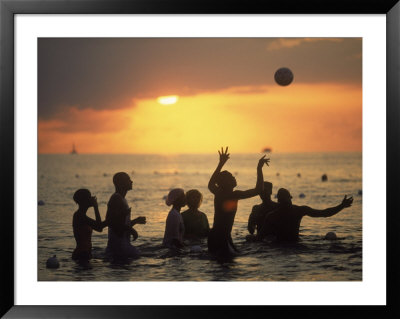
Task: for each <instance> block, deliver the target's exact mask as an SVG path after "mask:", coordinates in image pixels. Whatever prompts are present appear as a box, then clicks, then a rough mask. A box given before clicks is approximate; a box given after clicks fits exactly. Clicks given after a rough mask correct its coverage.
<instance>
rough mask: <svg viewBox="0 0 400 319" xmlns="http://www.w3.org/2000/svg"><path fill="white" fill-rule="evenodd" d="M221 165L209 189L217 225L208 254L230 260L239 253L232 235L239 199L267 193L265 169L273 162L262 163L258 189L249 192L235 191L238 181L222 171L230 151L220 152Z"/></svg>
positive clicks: (265, 160)
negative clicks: (264, 179) (212, 198)
mask: <svg viewBox="0 0 400 319" xmlns="http://www.w3.org/2000/svg"><path fill="white" fill-rule="evenodd" d="M218 153H219V164H218V166H217V168H216V169H215V172H214V173H213V174H212V176H211V178H210V181H209V183H208V189H209V190H210V191H211V193H213V194H214V195H215V197H214V209H215V212H214V224H213V228H212V229H211V230H210V233H209V235H208V251H209V252H210V253H212V254H216V255H217V256H219V257H229V256H230V255H233V254H235V252H236V251H237V249H236V248H235V246H234V245H233V242H232V237H231V231H232V226H233V222H234V220H235V215H236V211H237V205H238V200H239V199H245V198H250V197H254V196H256V195H257V194H261V193H262V191H263V184H264V183H263V182H264V181H263V174H262V167H263V165H264V163H265V164H267V165H268V162H269V159H265V155H264V156H263V157H262V158H261V159H260V160H259V161H258V165H257V182H256V187H255V188H253V189H249V190H246V191H238V190H235V191H234V190H233V189H234V188H235V187H236V185H237V184H236V179H235V177H233V175H232V174H231V173H229V172H228V171H222V172H221V169H222V167H223V166H224V164H225V163H226V161H227V160H228V159H229V154H228V147H227V148H226V150H225V152H224V150H223V148H221V152H219V151H218Z"/></svg>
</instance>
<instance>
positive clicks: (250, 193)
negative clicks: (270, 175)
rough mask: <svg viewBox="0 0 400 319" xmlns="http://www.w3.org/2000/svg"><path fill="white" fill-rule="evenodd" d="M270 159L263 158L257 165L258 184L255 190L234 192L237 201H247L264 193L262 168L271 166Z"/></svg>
mask: <svg viewBox="0 0 400 319" xmlns="http://www.w3.org/2000/svg"><path fill="white" fill-rule="evenodd" d="M269 161H270V159H269V158H265V155H264V156H263V157H261V158H260V159H259V160H258V164H257V182H256V187H255V188H253V189H248V190H247V191H234V192H233V193H234V195H235V198H237V199H245V198H250V197H254V196H256V195H259V194H261V193H262V192H263V190H264V176H263V172H262V168H263V166H264V164H266V165H267V166H269V164H268V163H269Z"/></svg>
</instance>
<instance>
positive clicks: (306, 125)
mask: <svg viewBox="0 0 400 319" xmlns="http://www.w3.org/2000/svg"><path fill="white" fill-rule="evenodd" d="M38 59H39V63H38V85H39V87H38V118H39V123H38V136H39V142H38V145H39V153H68V152H69V151H70V150H71V148H72V144H73V143H74V144H75V145H76V148H77V150H78V152H79V153H214V152H215V151H216V150H217V149H219V148H220V147H221V146H229V147H230V150H231V151H232V152H236V153H241V152H252V153H256V152H261V150H262V149H263V148H265V147H271V148H272V149H273V151H274V152H275V151H276V152H318V151H361V148H362V135H361V134H362V81H361V80H362V40H361V39H360V38H198V39H195V38H181V39H178V38H131V39H118V38H109V39H101V38H100V39H93V38H92V39H84V38H79V39H78V38H76V39H65V38H64V39H62V38H60V39H52V38H40V39H39V42H38ZM281 67H288V68H290V69H291V70H292V71H293V74H294V81H293V82H292V83H291V84H290V85H289V86H286V87H282V86H279V85H278V84H276V83H275V81H274V73H275V71H276V70H277V69H279V68H281ZM168 96H173V97H172V98H169V99H167V100H165V99H163V98H162V97H168Z"/></svg>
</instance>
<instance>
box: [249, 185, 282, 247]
mask: <svg viewBox="0 0 400 319" xmlns="http://www.w3.org/2000/svg"><path fill="white" fill-rule="evenodd" d="M271 194H272V183H270V182H264V191H263V192H262V193H261V194H259V195H260V198H261V200H262V203H261V204H259V205H254V206H253V209H252V210H251V213H250V216H249V221H248V224H247V229H248V231H249V233H250V234H251V235H249V236H248V237H246V238H247V239H248V240H251V239H253V238H255V237H254V236H252V235H253V234H254V232H255V231H257V233H259V232H260V229H261V227H262V226H263V222H264V219H265V216H266V215H267V214H268V213H269V212H271V211H273V210H274V209H275V208H277V207H278V203H276V202H274V201H272V200H271Z"/></svg>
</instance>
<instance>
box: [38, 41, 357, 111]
mask: <svg viewBox="0 0 400 319" xmlns="http://www.w3.org/2000/svg"><path fill="white" fill-rule="evenodd" d="M273 41H276V39H275V40H274V39H262V38H261V39H259V38H254V39H253V38H246V39H240V38H234V39H219V38H214V39H212V38H209V39H194V38H190V39H184V38H183V39H177V38H175V39H171V38H163V39H158V38H154V39H151V38H141V39H139V38H138V39H118V38H109V39H94V38H91V39H85V38H73V39H68V38H57V39H53V38H40V39H39V42H38V86H39V87H38V109H39V118H42V119H48V118H51V117H52V116H54V115H55V114H57V113H59V112H60V110H62V109H63V108H64V107H65V106H70V105H74V106H76V107H77V108H78V109H85V108H93V109H109V108H122V107H127V106H129V105H131V104H132V100H133V99H138V98H144V97H154V98H155V97H157V96H159V95H168V94H178V95H191V94H197V93H200V92H205V91H215V90H220V89H226V88H231V87H235V86H259V85H267V84H271V83H272V82H273V73H274V71H275V70H276V69H278V68H279V67H282V66H286V67H290V68H291V69H292V70H293V72H294V75H295V81H298V82H342V83H343V82H355V83H359V84H360V83H361V68H362V64H361V59H360V58H355V57H360V55H361V39H351V38H350V39H343V41H340V42H339V41H300V44H298V45H297V44H296V45H295V46H293V47H290V48H288V47H282V48H278V49H274V50H268V47H269V45H270V44H271V43H272V42H273ZM349 57H350V58H349ZM351 57H353V58H351ZM250 91H251V90H250Z"/></svg>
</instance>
